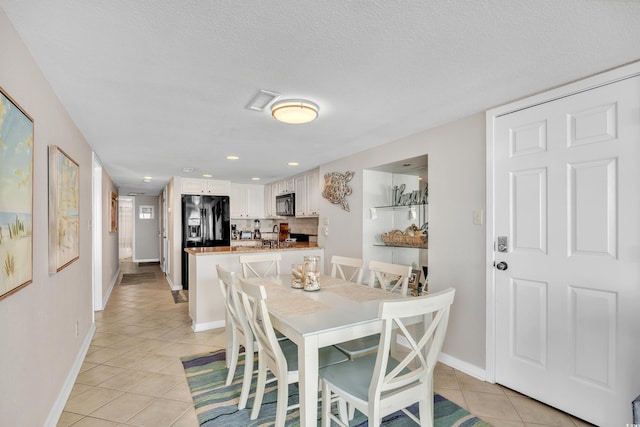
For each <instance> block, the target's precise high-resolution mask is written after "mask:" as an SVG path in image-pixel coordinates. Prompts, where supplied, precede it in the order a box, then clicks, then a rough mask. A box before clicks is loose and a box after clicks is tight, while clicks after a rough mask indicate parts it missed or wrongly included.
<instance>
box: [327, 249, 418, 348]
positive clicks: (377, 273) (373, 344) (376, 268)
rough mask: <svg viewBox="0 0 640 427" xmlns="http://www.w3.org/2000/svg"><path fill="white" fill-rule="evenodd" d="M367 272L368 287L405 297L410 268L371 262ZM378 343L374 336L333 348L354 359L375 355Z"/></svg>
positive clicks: (376, 336) (376, 337)
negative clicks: (377, 287)
mask: <svg viewBox="0 0 640 427" xmlns="http://www.w3.org/2000/svg"><path fill="white" fill-rule="evenodd" d="M369 270H370V271H371V273H370V276H369V286H370V287H375V286H376V284H379V285H380V287H381V288H382V289H384V290H385V291H388V292H399V293H401V294H402V295H407V289H408V287H409V275H410V274H411V266H409V265H400V264H389V263H386V262H380V261H371V262H370V263H369ZM379 342H380V334H375V335H369V336H367V337H362V338H356V339H353V340H349V341H345V342H341V343H338V344H335V347H336V348H337V349H338V350H340V351H341V352H343V353H344V354H346V355H347V357H348V358H349V359H355V358H357V357H363V356H366V355H368V354H371V353H375V352H376V351H377V350H378V343H379Z"/></svg>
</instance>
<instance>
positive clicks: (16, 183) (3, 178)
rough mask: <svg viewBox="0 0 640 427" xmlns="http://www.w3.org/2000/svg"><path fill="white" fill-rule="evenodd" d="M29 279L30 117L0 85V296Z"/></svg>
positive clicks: (28, 281) (31, 233)
mask: <svg viewBox="0 0 640 427" xmlns="http://www.w3.org/2000/svg"><path fill="white" fill-rule="evenodd" d="M32 280H33V119H32V118H31V117H30V116H29V115H28V114H27V113H26V112H25V111H24V110H23V109H22V108H20V106H19V105H18V104H17V103H16V102H15V101H14V100H13V99H11V97H10V96H9V95H8V94H7V93H6V92H5V91H4V90H3V89H2V88H0V299H2V298H4V297H7V296H9V295H10V294H12V293H14V292H16V291H18V290H19V289H21V288H23V287H25V286H27V285H28V284H29V283H31V281H32Z"/></svg>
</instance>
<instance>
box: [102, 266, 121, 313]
mask: <svg viewBox="0 0 640 427" xmlns="http://www.w3.org/2000/svg"><path fill="white" fill-rule="evenodd" d="M118 277H120V267H118V270H117V271H116V274H115V276H113V278H112V279H111V284H109V289H107V294H106V295H105V296H104V298H102V308H101V309H100V310H104V309H105V308H107V302H109V297H111V292H113V288H115V286H116V283H117V282H118Z"/></svg>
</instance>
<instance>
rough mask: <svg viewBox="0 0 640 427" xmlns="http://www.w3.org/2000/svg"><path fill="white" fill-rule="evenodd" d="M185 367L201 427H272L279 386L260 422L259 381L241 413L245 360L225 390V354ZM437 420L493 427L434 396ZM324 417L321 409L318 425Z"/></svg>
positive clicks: (403, 419)
mask: <svg viewBox="0 0 640 427" xmlns="http://www.w3.org/2000/svg"><path fill="white" fill-rule="evenodd" d="M181 360H182V365H183V367H184V371H185V374H186V376H187V382H188V383H189V388H190V390H191V396H192V398H193V403H194V406H195V410H196V414H197V416H198V423H199V424H200V426H201V427H216V426H220V427H223V426H224V427H229V426H237V427H249V426H254V427H257V426H266V425H273V423H274V422H275V410H276V398H277V396H276V383H275V382H274V383H270V384H267V388H266V390H265V396H264V399H263V401H262V408H261V409H260V416H259V417H258V419H257V420H250V419H249V416H250V414H251V408H252V407H253V396H254V394H255V385H256V380H255V378H254V381H253V383H252V388H251V392H250V394H249V402H248V403H247V408H246V409H243V410H238V398H239V396H240V390H241V388H242V372H243V368H244V358H243V357H242V356H241V357H240V360H239V361H238V365H239V366H238V368H237V369H236V376H235V378H234V380H233V382H232V384H231V385H230V386H228V387H227V386H225V385H224V384H225V381H226V377H227V368H226V367H225V351H224V350H219V351H216V352H212V353H205V354H199V355H195V356H187V357H183V358H182V359H181ZM254 368H257V359H256V360H254ZM433 398H434V418H435V423H434V426H435V427H453V426H455V427H458V426H460V427H490V425H489V424H487V423H485V422H484V421H482V420H480V419H479V418H477V417H475V416H473V415H472V414H470V413H469V412H467V411H465V410H464V409H462V408H461V407H460V406H458V405H456V404H455V403H453V402H451V401H449V400H447V399H445V398H444V397H442V396H440V395H439V394H434V396H433ZM297 402H298V387H297V384H292V385H290V386H289V404H290V405H291V404H293V403H297ZM409 410H410V411H411V412H412V413H414V414H416V415H417V414H418V404H417V403H416V404H414V405H413V406H411V407H409ZM320 419H321V415H320V410H319V408H318V421H320ZM285 425H286V426H291V427H295V426H299V425H300V419H299V413H298V410H297V409H296V410H291V411H289V412H287V420H286V423H285ZM349 425H350V427H364V426H366V425H367V418H366V417H365V416H364V415H362V414H361V413H360V412H358V411H356V415H355V417H354V418H353V420H351V422H350V424H349ZM381 425H382V426H384V427H405V426H415V423H414V422H413V420H411V419H410V418H409V417H407V416H406V415H404V413H402V412H400V411H398V412H396V413H394V414H391V415H389V416H387V417H385V418H383V420H382V424H381Z"/></svg>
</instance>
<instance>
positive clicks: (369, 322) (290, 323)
mask: <svg viewBox="0 0 640 427" xmlns="http://www.w3.org/2000/svg"><path fill="white" fill-rule="evenodd" d="M250 281H252V282H254V283H260V284H262V285H264V286H265V289H266V291H267V308H268V310H269V313H270V315H271V321H272V323H273V327H274V328H276V329H277V330H278V331H280V332H281V333H282V334H284V335H285V336H286V337H287V338H289V339H290V340H291V341H293V342H294V343H296V344H297V345H298V370H299V372H298V374H299V396H300V425H301V426H302V427H309V426H316V425H317V415H318V414H317V411H318V349H319V348H322V347H327V346H330V345H333V344H337V343H340V342H344V341H348V340H350V339H354V338H361V337H365V336H368V335H372V334H376V333H380V331H381V330H382V321H381V320H380V318H379V317H378V307H379V304H380V301H383V300H390V299H397V298H406V297H404V296H402V295H399V294H392V293H389V292H387V291H384V290H382V289H380V288H370V287H369V286H367V285H358V284H355V283H352V282H348V281H345V280H342V279H337V278H333V277H330V276H320V290H318V291H304V290H302V289H294V288H292V287H291V276H290V275H278V276H273V277H267V278H255V279H250Z"/></svg>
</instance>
